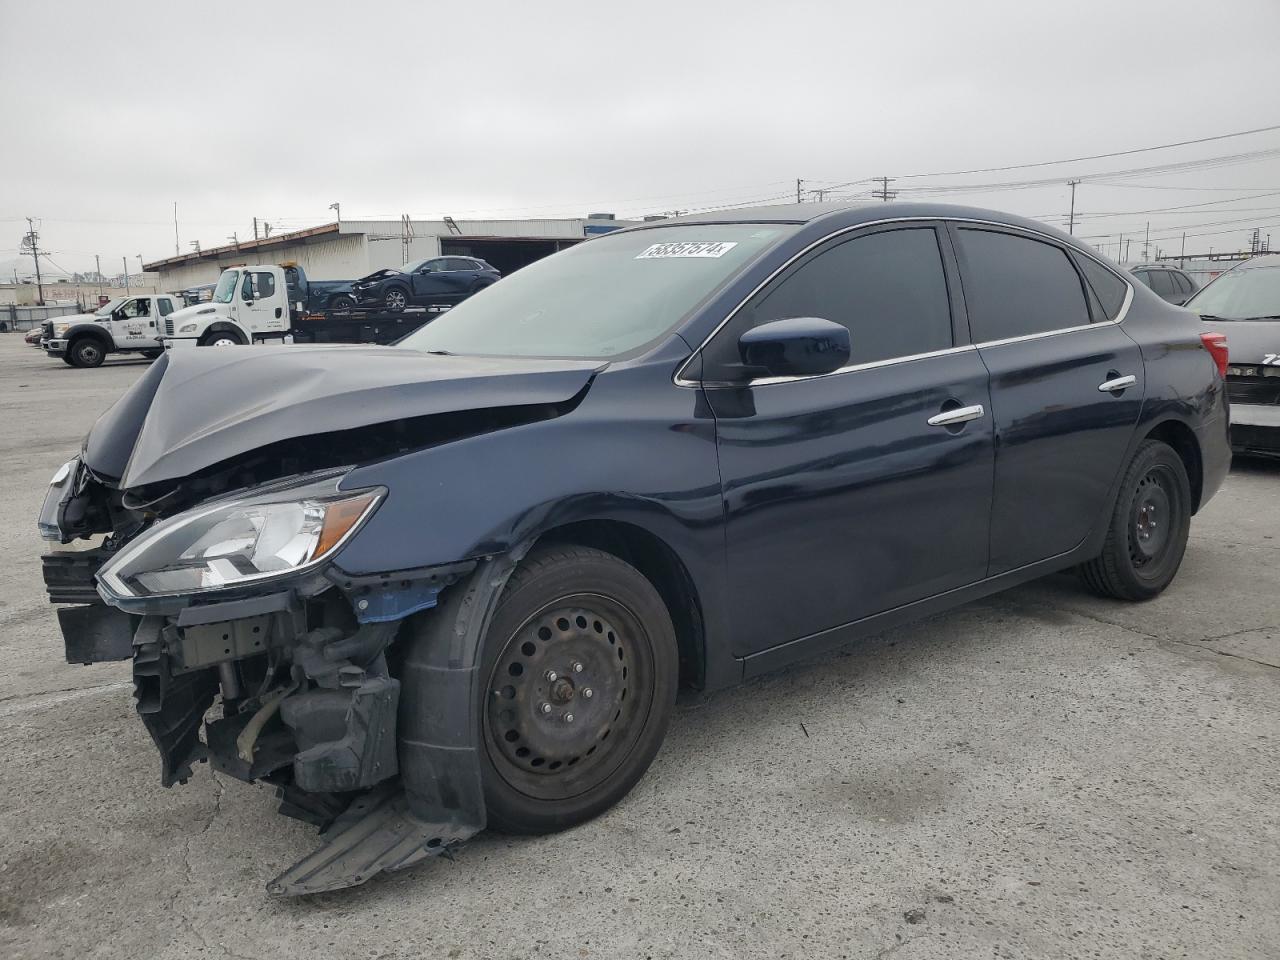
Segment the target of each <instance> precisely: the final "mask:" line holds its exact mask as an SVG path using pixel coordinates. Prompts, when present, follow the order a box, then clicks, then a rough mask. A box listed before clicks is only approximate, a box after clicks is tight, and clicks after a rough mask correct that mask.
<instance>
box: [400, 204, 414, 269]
mask: <svg viewBox="0 0 1280 960" xmlns="http://www.w3.org/2000/svg"><path fill="white" fill-rule="evenodd" d="M412 242H413V221H412V220H410V219H409V215H408V214H407V213H402V214H400V243H401V244H402V251H403V252H402V259H401V261H400V262H401V263H408V262H409V244H410V243H412Z"/></svg>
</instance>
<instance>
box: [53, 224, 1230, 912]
mask: <svg viewBox="0 0 1280 960" xmlns="http://www.w3.org/2000/svg"><path fill="white" fill-rule="evenodd" d="M1226 363H1227V353H1226V344H1225V341H1224V338H1223V337H1222V336H1221V334H1220V333H1218V332H1217V331H1214V330H1206V329H1205V327H1204V326H1203V325H1202V323H1201V321H1200V320H1199V319H1198V318H1197V317H1196V316H1194V315H1193V314H1191V313H1190V312H1188V311H1185V310H1180V309H1178V308H1176V307H1173V306H1171V305H1169V304H1167V303H1165V302H1164V301H1162V300H1161V299H1160V298H1159V297H1157V296H1156V295H1155V294H1153V293H1152V292H1151V291H1149V290H1147V289H1146V288H1145V287H1143V286H1141V285H1140V284H1137V283H1136V282H1134V281H1133V279H1132V278H1131V277H1128V276H1126V275H1125V274H1123V273H1121V272H1120V271H1119V270H1118V269H1117V268H1116V267H1115V266H1114V265H1112V264H1110V263H1109V262H1106V261H1104V260H1102V259H1100V258H1099V257H1098V255H1097V254H1096V253H1095V252H1094V251H1092V250H1091V249H1089V248H1087V247H1085V246H1084V245H1082V244H1080V243H1079V242H1078V241H1076V240H1073V239H1072V238H1070V237H1068V236H1066V235H1064V234H1062V233H1060V232H1058V231H1056V230H1053V229H1051V228H1048V227H1044V226H1042V225H1039V224H1036V223H1033V222H1030V221H1025V220H1021V219H1017V218H1012V217H1007V216H1004V215H1001V214H996V213H991V212H989V211H980V210H970V209H966V208H958V207H947V206H935V205H908V204H892V205H885V204H876V205H874V206H872V207H864V208H856V207H854V208H850V207H844V208H838V209H833V208H830V207H824V206H822V205H816V204H806V205H804V206H798V207H779V208H762V209H757V210H746V211H736V212H732V213H722V214H713V215H709V216H707V217H702V218H697V217H691V218H685V219H682V220H676V221H666V222H661V223H655V224H652V225H646V226H643V227H638V228H635V229H631V230H626V231H619V232H617V233H613V234H610V235H608V236H604V237H601V238H598V239H594V240H592V241H590V242H588V243H583V244H581V245H579V246H576V247H574V248H572V249H570V250H567V251H565V252H563V253H559V254H556V255H554V256H552V257H548V258H547V259H545V260H542V261H539V262H537V263H535V264H532V265H531V266H528V267H526V268H524V269H522V270H520V271H519V272H518V273H517V274H515V275H513V276H512V277H510V278H508V279H507V280H506V281H504V282H503V283H501V284H497V285H494V286H493V287H492V288H490V289H486V290H484V291H482V292H481V293H480V294H479V295H477V296H475V297H472V298H470V299H468V300H466V302H464V303H462V304H461V305H460V306H458V307H456V308H455V309H453V310H452V311H450V312H449V313H447V314H445V315H444V316H442V317H441V318H439V319H437V320H435V321H434V322H433V323H431V324H430V325H429V326H427V327H424V328H422V329H421V330H419V331H417V332H416V333H414V334H412V335H411V336H410V337H408V338H407V339H406V340H404V341H403V342H401V343H400V344H399V345H397V346H396V347H386V348H382V347H379V348H365V347H309V346H307V347H304V346H296V345H295V346H281V347H261V346H259V347H229V348H227V349H224V350H207V351H206V350H193V351H185V352H184V351H172V352H169V353H166V355H165V356H163V357H162V358H161V359H160V360H158V361H157V362H156V363H155V364H154V365H153V366H152V367H151V368H150V369H148V370H147V371H146V372H145V373H144V374H143V375H142V376H141V377H140V378H139V380H138V381H137V382H136V383H135V384H134V385H133V386H132V387H131V388H130V389H129V390H128V391H127V392H126V393H125V394H124V396H123V397H122V398H121V399H120V400H119V401H118V402H117V403H116V404H115V406H113V407H112V408H111V409H110V410H109V411H107V412H106V413H105V414H104V415H103V416H102V417H101V418H100V420H99V421H98V423H97V424H96V425H95V426H94V428H93V430H92V431H91V432H90V434H89V436H88V438H87V439H86V441H85V443H84V446H83V449H82V450H81V452H80V453H79V455H78V456H76V457H75V458H74V459H72V460H71V461H69V462H68V463H67V464H66V465H65V466H64V467H63V468H61V469H60V470H59V471H58V473H57V475H56V476H55V477H54V478H53V481H52V484H51V486H50V489H49V491H48V495H47V498H46V501H45V505H44V507H43V509H42V513H41V516H40V520H39V523H40V531H41V533H42V535H43V536H44V537H45V538H46V539H48V540H51V541H57V542H58V543H59V545H60V546H62V545H65V546H68V547H74V548H77V549H70V550H62V549H55V550H54V551H53V552H51V553H49V554H48V555H46V556H45V558H44V573H45V580H46V585H47V588H48V591H49V595H50V599H51V601H52V602H54V603H56V604H59V605H60V606H59V610H58V616H59V620H60V622H61V626H62V631H63V635H64V638H65V643H66V652H67V659H68V660H69V661H71V662H76V663H93V662H99V661H108V660H128V661H131V662H132V671H133V680H134V693H135V697H136V701H137V710H138V713H139V715H140V717H141V720H142V723H143V724H144V726H145V727H146V729H147V731H148V732H149V733H150V735H151V738H152V740H153V741H154V743H155V746H156V748H157V749H158V751H159V754H160V773H161V782H162V783H163V784H165V785H166V786H169V785H173V784H177V783H183V782H185V781H186V780H187V778H188V777H190V775H191V772H192V766H193V764H195V763H198V762H200V761H203V760H208V761H209V762H210V763H211V764H212V765H213V766H214V768H215V769H216V770H217V771H219V773H220V774H222V775H226V776H231V777H235V778H238V779H241V780H245V781H264V782H266V783H270V784H273V785H275V787H276V788H277V789H278V794H279V797H280V801H281V803H280V811H281V812H282V813H284V814H287V815H289V816H294V817H298V818H301V819H303V820H306V821H308V822H311V823H314V824H316V825H317V826H319V827H320V828H321V829H322V842H321V844H320V846H319V847H318V849H316V850H315V851H314V852H313V853H311V854H309V855H308V856H306V857H304V858H303V859H302V860H300V861H299V862H298V863H297V864H295V865H294V866H292V867H290V868H288V869H287V870H285V871H284V872H283V873H281V874H280V875H279V876H278V877H276V878H275V879H274V880H272V881H271V883H270V884H269V885H268V889H269V890H270V891H271V892H273V893H276V894H283V895H292V894H301V893H310V892H315V891H320V890H330V889H335V888H338V887H344V886H350V885H353V884H358V883H362V882H364V881H366V880H368V879H370V878H371V877H373V876H374V875H376V874H378V873H379V872H381V871H384V870H395V869H399V868H402V867H405V866H408V865H409V864H412V863H414V862H417V861H419V860H422V859H424V858H426V857H430V856H433V855H436V854H440V853H445V852H447V851H450V850H452V849H454V848H455V847H456V846H457V845H458V844H460V843H461V842H463V841H464V840H466V839H467V838H468V837H470V836H472V835H473V834H475V833H476V832H477V831H479V830H481V829H484V828H485V827H491V828H495V829H498V830H502V831H507V832H513V833H546V832H550V831H555V830H561V829H564V828H567V827H570V826H573V825H574V824H577V823H580V822H582V821H584V820H586V819H588V818H590V817H593V816H595V815H597V814H599V813H601V812H602V811H604V810H606V809H607V808H609V807H610V806H611V805H612V804H614V803H616V802H617V801H619V800H620V799H621V798H622V797H624V796H625V795H626V793H627V792H628V791H629V790H630V789H631V788H632V786H634V785H635V783H636V782H637V781H638V780H639V779H640V778H641V776H642V775H643V774H644V772H645V770H646V769H647V767H648V766H649V764H650V763H651V761H652V760H653V758H654V756H655V755H656V753H657V751H658V748H659V746H660V744H661V742H662V739H663V736H664V733H665V731H666V728H667V725H668V721H669V719H670V717H671V714H672V710H673V705H674V702H675V697H676V692H677V688H678V687H681V686H683V687H688V688H698V689H703V690H709V689H715V688H719V687H724V686H728V685H730V684H733V683H736V682H739V681H741V680H743V679H744V678H746V677H750V676H754V675H757V674H759V673H762V672H764V671H768V670H772V669H775V668H777V667H778V666H780V665H782V664H785V663H788V662H791V661H793V660H795V659H797V658H800V657H806V656H811V655H813V654H815V653H819V652H822V651H825V650H829V649H832V648H833V647H835V646H837V645H839V644H843V643H846V642H848V641H851V640H854V639H856V638H858V637H861V636H865V635H868V634H871V633H875V632H878V631H883V630H884V629H886V628H889V627H892V626H894V625H896V624H898V623H901V622H904V621H907V620H910V619H914V618H918V617H922V616H926V615H930V614H933V613H937V612H939V611H941V610H944V609H947V608H950V607H952V606H955V605H957V604H959V603H963V602H965V601H967V600H971V599H974V598H977V597H981V596H984V595H986V594H990V593H993V592H995V591H997V590H1000V589H1003V588H1006V587H1009V586H1012V585H1015V584H1018V583H1022V582H1024V581H1026V580H1029V579H1032V578H1034V577H1039V576H1042V575H1044V574H1047V573H1051V572H1054V571H1058V570H1063V569H1067V568H1071V567H1075V568H1078V569H1079V570H1080V572H1081V574H1082V578H1083V580H1084V582H1085V583H1086V584H1087V585H1088V586H1090V587H1091V588H1093V589H1095V590H1097V591H1099V592H1101V593H1103V594H1105V595H1108V596H1112V597H1118V598H1123V599H1127V600H1135V601H1137V600H1144V599H1148V598H1150V597H1153V596H1155V595H1157V594H1158V593H1160V592H1161V591H1162V590H1164V589H1165V588H1166V587H1167V586H1168V585H1169V584H1170V582H1171V581H1172V580H1173V578H1174V576H1175V574H1176V573H1177V570H1178V567H1179V564H1180V562H1181V559H1182V556H1183V553H1184V550H1185V547H1186V543H1187V534H1188V527H1189V524H1190V521H1191V518H1192V516H1193V515H1194V514H1195V513H1196V511H1197V510H1199V508H1200V507H1201V506H1203V504H1204V503H1205V502H1207V501H1208V500H1209V498H1210V497H1211V496H1213V494H1214V493H1215V492H1216V490H1217V489H1218V487H1219V485H1220V483H1221V482H1222V480H1223V477H1224V475H1225V473H1226V470H1227V467H1228V463H1229V458H1230V451H1229V447H1228V437H1227V430H1228V416H1227V400H1226V391H1225V388H1224V382H1223V373H1224V371H1225V368H1226ZM690 722H696V720H691V721H690ZM180 842H181V838H179V837H175V838H174V843H175V844H178V843H180Z"/></svg>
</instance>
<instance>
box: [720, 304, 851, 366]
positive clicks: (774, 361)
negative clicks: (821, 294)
mask: <svg viewBox="0 0 1280 960" xmlns="http://www.w3.org/2000/svg"><path fill="white" fill-rule="evenodd" d="M738 354H739V356H741V357H742V362H743V364H744V365H745V366H746V367H747V369H748V370H750V371H752V372H754V371H763V372H764V374H765V375H766V376H770V377H813V376H818V375H820V374H823V373H833V372H834V371H836V370H839V369H840V368H841V367H843V366H844V365H845V364H847V363H848V362H849V356H850V348H849V331H848V329H847V328H845V327H842V326H841V325H840V324H838V323H832V322H831V321H830V320H823V319H822V318H820V317H790V318H788V319H786V320H773V321H771V322H769V323H762V324H761V325H760V326H758V327H753V328H752V329H750V330H748V331H747V332H746V333H744V334H743V335H742V336H741V337H739V338H738Z"/></svg>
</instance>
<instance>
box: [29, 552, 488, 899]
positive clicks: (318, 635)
mask: <svg viewBox="0 0 1280 960" xmlns="http://www.w3.org/2000/svg"><path fill="white" fill-rule="evenodd" d="M70 556H71V557H72V559H66V555H60V554H52V555H50V556H49V557H48V558H47V559H46V562H45V576H46V583H47V584H48V587H49V591H50V599H51V600H53V601H54V602H57V603H64V604H67V603H69V604H73V606H69V607H64V608H61V609H60V610H59V619H60V622H61V623H62V624H63V629H64V636H65V638H66V641H67V657H68V660H71V661H73V662H96V661H99V660H106V659H131V660H132V663H133V677H134V697H135V700H136V706H137V711H138V714H139V716H140V718H141V719H142V721H143V724H144V726H145V727H146V728H147V730H148V732H149V734H150V735H151V738H152V740H153V741H154V743H155V745H156V747H157V749H158V751H159V753H160V758H161V782H162V783H163V784H164V785H165V786H171V785H173V784H175V783H185V782H186V781H187V779H188V778H189V777H190V776H191V772H192V767H193V765H194V764H196V763H199V762H204V761H207V762H209V763H210V764H211V765H212V766H213V767H214V769H216V770H217V771H219V772H220V773H222V774H224V775H227V776H231V777H235V778H237V779H240V780H244V781H250V782H252V781H262V782H267V783H271V784H273V785H275V786H276V787H277V791H278V796H279V797H280V799H281V801H282V802H281V806H280V812H282V813H284V814H286V815H289V816H293V817H297V818H300V819H303V820H306V821H308V822H311V823H313V824H316V825H318V826H320V827H321V828H322V834H321V835H322V838H323V843H322V845H321V846H320V847H319V848H318V849H317V850H316V851H315V852H314V853H312V854H311V855H309V856H308V857H305V858H304V859H303V860H301V861H300V862H299V863H297V864H296V865H295V866H293V867H291V868H290V869H289V870H287V871H285V872H284V873H283V874H281V875H280V876H279V877H277V878H276V879H275V880H273V881H272V882H271V884H269V886H268V890H269V892H270V893H272V894H274V895H280V896H292V895H298V894H307V893H315V892H320V891H323V890H334V889H339V888H342V887H347V886H351V885H355V884H359V883H363V882H365V881H366V880H368V879H369V878H370V877H372V876H374V875H376V874H377V873H379V872H381V871H384V870H394V869H401V868H403V867H407V866H409V865H411V864H413V863H416V862H418V861H419V860H421V859H423V858H425V857H429V856H434V855H436V854H440V853H446V852H448V851H449V850H451V849H453V848H455V847H456V846H458V845H459V844H461V843H462V842H463V841H465V840H466V839H467V838H469V837H470V836H472V835H473V834H474V833H476V832H477V831H479V830H481V829H483V828H484V825H485V819H486V818H485V812H484V804H483V794H482V791H481V789H480V774H479V764H478V758H479V753H478V746H477V744H476V743H475V742H473V741H474V740H475V739H476V734H475V731H474V730H473V724H471V722H470V718H471V717H473V716H475V713H474V712H473V711H474V708H473V699H474V697H475V696H476V695H477V689H476V683H475V676H476V673H477V670H478V667H477V665H476V662H475V661H476V656H475V654H474V651H472V652H470V653H468V652H467V651H466V650H465V643H466V642H468V641H467V639H466V638H471V639H470V641H469V642H475V643H478V638H479V636H481V635H482V634H481V633H479V632H478V631H479V626H478V623H479V622H480V621H483V620H485V619H486V616H487V615H486V613H485V612H486V611H488V610H490V608H491V607H492V606H493V603H494V600H496V594H497V590H498V589H500V583H501V582H505V577H506V575H507V574H508V573H509V569H507V568H505V567H503V568H502V569H503V570H504V571H505V572H503V573H501V575H497V576H496V575H495V573H494V569H495V563H498V562H497V561H487V562H484V563H483V564H481V566H482V567H483V568H484V569H485V570H486V571H487V572H486V573H485V574H483V575H481V573H480V572H478V571H477V572H474V573H473V571H475V569H476V566H477V564H476V563H474V562H466V563H461V564H454V565H451V566H449V567H444V568H433V569H427V570H416V571H400V572H397V573H393V574H387V575H379V576H374V577H351V576H348V575H346V574H344V573H342V572H341V571H340V570H338V569H337V568H334V567H330V568H328V569H327V570H324V571H323V572H322V573H318V574H315V573H313V575H312V576H311V577H310V578H308V579H307V580H306V581H305V582H299V583H296V584H293V585H292V586H281V585H277V586H276V588H275V589H276V592H274V593H270V594H267V595H263V596H256V597H254V596H247V597H244V596H242V597H240V598H238V599H232V600H219V601H215V602H201V603H192V602H190V599H189V598H187V599H184V600H182V601H181V605H179V606H178V607H175V606H174V600H173V598H166V599H164V600H160V599H159V598H157V600H156V601H152V602H150V603H142V604H135V605H128V606H129V609H128V612H125V611H123V610H120V609H116V608H114V607H109V606H106V605H105V604H103V603H102V602H101V600H99V599H98V597H97V596H96V592H95V591H93V590H92V588H91V585H92V583H93V575H94V572H95V571H96V568H97V566H98V565H100V564H101V562H102V561H103V559H105V557H104V556H100V555H98V554H97V553H96V552H95V553H90V554H73V555H70ZM499 566H501V564H499ZM495 582H496V583H497V585H495ZM453 595H456V597H457V599H458V600H461V599H463V598H465V599H466V601H467V602H466V604H465V605H463V604H460V603H459V602H446V601H449V600H450V598H451V596H453ZM317 598H319V599H317ZM113 602H115V601H114V600H113ZM321 603H323V604H328V605H330V606H329V607H328V608H327V609H333V608H334V606H335V605H336V606H338V607H341V608H342V609H345V610H346V611H347V613H346V614H345V615H344V617H345V620H344V619H343V618H340V617H333V618H331V619H330V620H329V621H327V622H326V621H324V617H323V616H321V617H320V620H321V621H322V622H319V623H316V622H315V621H314V619H313V618H315V616H316V608H317V606H318V605H319V604H321ZM437 606H438V607H439V609H437V610H435V611H433V612H432V613H431V614H430V615H429V617H428V618H427V619H426V620H423V619H422V618H416V619H415V620H412V621H406V618H407V617H409V616H410V615H412V614H414V613H417V612H419V611H423V610H427V609H429V608H431V607H437ZM476 614H480V615H479V616H476ZM353 621H354V622H353ZM343 622H345V623H346V624H347V625H346V626H342V625H341V624H342V623H343ZM423 624H426V626H425V627H424V626H423ZM402 685H404V686H402ZM219 697H220V698H221V711H220V712H219V711H216V710H214V709H213V708H214V707H215V705H216V704H217V703H218V701H219Z"/></svg>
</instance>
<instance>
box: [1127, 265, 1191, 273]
mask: <svg viewBox="0 0 1280 960" xmlns="http://www.w3.org/2000/svg"><path fill="white" fill-rule="evenodd" d="M1125 269H1126V270H1128V271H1129V272H1131V273H1132V272H1133V271H1134V270H1174V271H1176V272H1178V273H1182V272H1183V271H1182V268H1181V267H1175V266H1174V265H1173V264H1171V263H1131V264H1130V265H1129V266H1127V267H1125Z"/></svg>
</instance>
